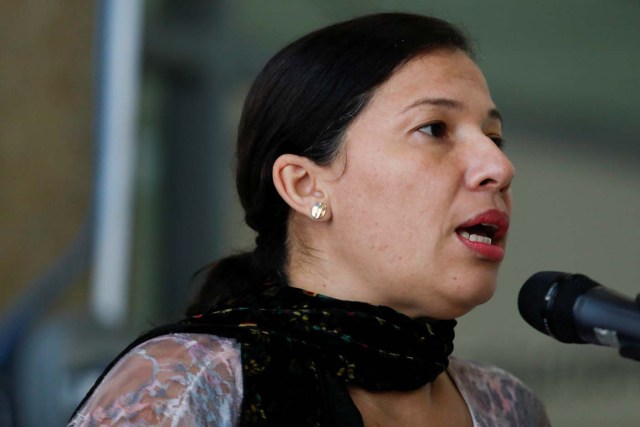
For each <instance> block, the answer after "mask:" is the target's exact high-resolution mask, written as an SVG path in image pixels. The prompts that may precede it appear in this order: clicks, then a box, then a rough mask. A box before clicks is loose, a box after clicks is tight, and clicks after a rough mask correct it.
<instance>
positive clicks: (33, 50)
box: [0, 0, 640, 427]
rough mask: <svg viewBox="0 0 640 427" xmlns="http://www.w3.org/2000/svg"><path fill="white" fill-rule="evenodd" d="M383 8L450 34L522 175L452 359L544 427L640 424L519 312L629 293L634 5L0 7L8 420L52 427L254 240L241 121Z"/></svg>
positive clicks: (608, 371)
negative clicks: (557, 274)
mask: <svg viewBox="0 0 640 427" xmlns="http://www.w3.org/2000/svg"><path fill="white" fill-rule="evenodd" d="M376 11H410V12H419V13H426V14H433V15H436V16H439V17H442V18H445V19H447V20H450V21H452V22H454V23H457V24H460V25H461V26H463V27H464V28H465V29H466V30H467V31H468V33H469V34H470V35H471V36H472V38H473V39H474V40H475V41H476V44H477V50H478V53H479V55H478V62H479V64H480V66H481V68H482V69H483V70H484V72H485V75H486V77H487V79H488V81H489V84H490V86H491V89H492V93H493V97H494V100H495V102H496V103H497V105H498V106H499V108H500V110H501V111H502V113H503V114H504V116H505V118H506V133H505V136H506V140H507V148H506V150H507V153H508V155H509V156H510V157H511V159H512V160H513V162H514V163H515V165H516V169H517V177H516V180H515V182H514V198H515V208H514V215H513V224H512V228H511V234H510V247H509V251H508V256H507V259H506V261H505V263H504V266H503V268H502V272H501V276H500V282H499V289H498V291H497V294H496V296H495V298H494V299H493V300H492V301H490V302H489V303H487V304H486V305H484V306H482V307H479V308H478V309H477V310H475V311H474V312H472V313H471V314H469V315H467V316H465V317H463V318H462V319H460V323H459V326H458V328H457V329H456V333H457V338H456V350H455V354H457V355H458V356H460V357H467V358H474V359H479V360H482V361H486V362H490V363H494V364H497V365H499V366H501V367H504V368H506V369H507V370H509V371H511V372H513V373H514V374H515V375H517V376H518V377H520V378H521V379H523V380H524V381H525V382H526V383H527V384H528V385H529V386H530V387H531V388H532V389H533V390H534V391H535V392H536V393H537V394H538V395H539V396H540V398H541V399H542V400H543V401H544V402H545V404H546V407H547V409H548V412H549V414H550V417H551V420H552V422H553V424H554V425H556V426H582V427H585V426H601V425H616V426H638V425H640V415H639V414H638V411H637V399H638V397H639V396H640V372H639V371H638V368H640V366H638V365H637V362H633V361H630V360H626V359H622V358H621V357H619V356H618V355H617V353H616V351H615V350H613V349H609V348H600V347H596V346H591V345H567V344H561V343H558V342H555V341H553V340H552V339H550V338H548V337H546V336H544V335H542V334H540V333H538V332H536V331H534V330H533V329H531V328H530V327H529V326H528V325H526V324H525V323H524V321H522V320H521V319H520V316H519V315H518V313H517V307H516V296H517V292H518V290H519V288H520V286H521V285H522V283H523V282H524V281H525V280H526V279H527V278H528V277H529V276H530V275H531V274H532V273H534V272H537V271H540V270H559V271H570V272H581V273H583V274H587V275H589V276H590V277H592V278H593V279H595V280H598V281H600V282H601V283H603V284H605V285H606V286H608V287H611V288H614V289H617V290H619V291H621V292H623V293H626V294H627V295H629V296H634V295H636V294H637V293H638V292H640V268H639V267H638V264H639V263H638V261H639V259H640V168H639V167H638V166H639V165H640V141H639V137H638V136H639V135H640V86H639V85H638V83H637V79H638V76H639V75H640V48H639V46H640V45H639V42H640V26H639V25H638V22H640V2H638V1H635V0H611V1H608V2H601V1H591V0H564V1H562V2H539V1H533V0H519V1H518V2H504V1H498V0H484V1H482V2H480V1H473V0H447V1H428V0H419V1H418V0H415V1H410V0H396V1H392V0H386V1H384V0H351V1H349V2H345V1H339V0H335V1H312V0H277V1H276V0H273V1H265V0H234V1H232V0H218V1H214V0H206V1H205V0H190V1H177V0H175V1H170V0H165V1H163V0H147V1H141V0H104V1H95V2H91V1H86V0H66V1H64V2H42V1H18V0H5V1H3V2H2V3H0V236H2V238H1V239H0V283H1V287H0V320H1V322H2V323H0V364H1V365H0V426H42V425H63V424H64V423H65V421H66V419H67V417H68V416H69V415H70V413H71V412H72V410H73V409H74V407H75V405H76V404H77V403H78V401H79V400H80V399H81V398H82V396H83V394H84V392H85V391H86V390H87V389H88V388H89V386H90V385H91V384H92V382H93V381H94V379H95V378H96V377H97V375H98V374H99V372H100V371H101V369H102V368H103V367H104V366H105V364H106V363H107V362H108V361H109V360H111V359H112V358H113V357H114V356H115V355H116V354H117V353H118V351H119V349H121V348H122V347H123V345H124V344H126V343H127V342H128V341H129V340H131V339H132V338H133V337H135V336H136V335H137V334H138V333H139V332H140V331H142V330H144V329H148V328H150V327H151V326H153V325H156V324H159V323H162V322H166V321H170V320H175V319H177V318H178V317H179V316H180V313H181V312H182V310H183V309H184V308H185V305H186V301H187V298H188V295H190V292H192V289H190V286H189V282H190V279H191V276H192V274H193V273H194V272H195V271H196V270H197V269H198V268H200V267H202V266H203V265H204V264H206V263H207V262H209V261H211V260H213V259H215V258H217V257H219V256H221V255H223V254H225V253H227V252H229V251H231V250H235V249H243V248H247V247H250V246H251V244H252V239H253V236H252V235H251V233H249V231H248V229H247V228H246V226H244V224H243V222H242V214H241V211H240V209H239V207H238V203H237V200H236V197H235V193H234V192H235V190H234V186H233V162H232V155H233V145H234V136H235V127H236V125H237V121H238V116H239V112H240V109H241V105H242V102H243V97H244V95H245V94H246V92H247V90H248V86H249V85H250V83H251V81H252V79H253V78H254V77H255V75H256V74H257V72H258V71H259V69H260V68H261V66H262V65H263V64H264V63H265V62H266V60H267V59H268V58H269V57H270V56H271V55H273V54H274V53H275V51H276V50H277V49H278V48H280V47H282V46H283V45H284V44H286V43H288V42H289V41H292V40H293V39H294V38H296V37H298V36H300V35H302V34H304V33H306V32H308V31H310V30H312V29H315V28H318V27H320V26H324V25H326V24H329V23H333V22H336V21H339V20H344V19H348V18H351V17H354V16H357V15H361V14H365V13H371V12H376Z"/></svg>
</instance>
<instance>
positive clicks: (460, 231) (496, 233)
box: [456, 209, 509, 261]
mask: <svg viewBox="0 0 640 427" xmlns="http://www.w3.org/2000/svg"><path fill="white" fill-rule="evenodd" d="M508 229H509V216H508V215H507V214H506V213H504V212H502V211H500V210H498V209H491V210H488V211H485V212H483V213H481V214H479V215H476V216H474V217H473V218H471V219H469V220H467V221H465V222H464V223H462V224H460V225H459V226H458V227H457V228H456V235H457V237H458V239H459V240H460V241H461V242H462V243H463V244H464V245H465V246H466V247H467V248H469V249H471V250H472V251H473V252H474V253H476V254H477V255H479V256H480V257H482V258H486V259H488V260H490V261H502V260H503V259H504V240H505V239H504V236H505V235H506V234H507V230H508Z"/></svg>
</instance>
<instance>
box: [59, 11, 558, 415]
mask: <svg viewBox="0 0 640 427" xmlns="http://www.w3.org/2000/svg"><path fill="white" fill-rule="evenodd" d="M501 147H502V120H501V116H500V114H499V113H498V111H497V110H496V108H495V105H494V104H493V101H492V100H491V97H490V94H489V90H488V87H487V85H486V82H485V80H484V77H483V75H482V73H481V72H480V70H479V69H478V67H477V66H476V64H475V63H474V62H473V60H472V52H471V49H470V47H469V43H468V41H467V40H466V38H465V37H464V36H463V35H462V34H461V32H460V31H459V30H457V29H456V28H454V27H453V26H451V25H450V24H448V23H446V22H444V21H441V20H438V19H434V18H429V17H423V16H416V15H409V14H378V15H371V16H365V17H362V18H357V19H354V20H351V21H348V22H344V23H340V24H336V25H333V26H330V27H327V28H324V29H321V30H318V31H316V32H314V33H311V34H309V35H307V36H305V37H303V38H301V39H300V40H298V41H295V42H294V43H292V44H291V45H289V46H287V47H285V48H284V49H283V50H282V51H280V52H279V53H278V54H276V55H275V57H274V58H272V59H271V60H270V61H269V63H268V64H267V65H266V66H265V68H264V69H263V70H262V72H261V73H260V75H259V76H258V78H257V80H256V81H255V83H254V85H253V86H252V88H251V91H250V93H249V95H248V97H247V100H246V103H245V107H244V111H243V114H242V119H241V123H240V130H239V137H238V153H237V154H238V165H237V187H238V192H239V194H240V199H241V201H242V205H243V207H244V209H245V212H246V222H247V224H248V225H249V226H250V227H251V228H253V229H254V230H255V231H256V232H257V238H256V244H257V245H256V248H255V250H254V251H253V252H250V253H244V254H239V255H235V256H231V257H228V258H225V259H222V260H219V261H218V262H216V263H214V264H213V266H212V268H211V271H210V272H209V274H208V278H207V282H206V284H205V285H204V287H203V289H202V291H201V294H200V295H199V298H198V300H197V301H196V302H195V303H194V304H193V305H192V307H191V308H190V310H189V313H188V315H189V317H188V318H187V319H186V320H184V321H182V322H179V323H177V324H174V325H170V326H167V327H164V328H158V329H156V330H154V331H151V332H150V333H148V334H146V335H144V336H143V337H141V338H140V339H138V340H137V341H136V342H134V343H133V344H132V345H131V346H130V347H129V348H127V349H126V350H125V351H124V352H123V353H122V354H121V355H120V357H119V358H118V359H116V361H115V362H114V363H113V364H112V366H111V367H110V368H109V369H108V370H107V372H106V374H105V375H104V376H103V378H101V379H100V380H99V381H98V383H97V385H96V386H95V387H94V389H93V390H92V391H91V392H90V394H89V395H88V398H87V399H85V401H84V402H83V403H82V404H81V407H80V408H81V409H80V410H79V412H78V413H77V414H76V416H75V417H74V419H73V421H72V423H71V425H145V424H153V425H184V426H187V425H189V426H191V425H195V426H204V425H216V426H236V425H273V426H275V425H278V426H280V425H295V426H307V425H310V426H311V425H314V426H319V425H322V426H342V425H344V426H362V425H365V426H370V425H381V426H400V425H402V426H414V425H415V426H426V425H429V426H445V425H446V426H471V425H475V426H496V425H500V426H504V425H523V426H524V425H527V426H540V425H548V420H547V417H546V415H545V412H544V409H543V408H542V406H541V405H540V403H539V402H538V400H537V399H536V398H535V397H534V396H533V395H532V394H531V393H530V392H529V391H528V389H526V388H525V387H524V386H523V385H522V384H521V383H520V382H519V381H518V380H517V379H515V378H514V377H512V376H511V375H509V374H508V373H505V372H504V371H501V370H499V369H497V368H493V367H487V366H482V365H479V364H476V363H472V362H468V361H463V360H460V359H456V358H450V357H449V356H450V354H451V352H452V350H453V335H454V334H453V328H454V326H455V320H454V319H455V318H457V317H459V316H462V315H464V314H465V313H467V312H468V311H469V310H471V309H473V308H474V307H475V306H477V305H479V304H482V303H484V302H486V301H487V300H488V299H489V298H490V297H491V296H492V295H493V293H494V289H495V285H496V275H497V271H498V266H499V264H500V262H501V261H502V259H503V256H504V250H505V237H506V233H507V229H508V226H509V214H510V211H511V194H510V184H511V180H512V178H513V174H514V170H513V166H512V164H511V163H510V162H509V160H508V159H507V157H506V156H505V155H504V153H503V152H502V150H501Z"/></svg>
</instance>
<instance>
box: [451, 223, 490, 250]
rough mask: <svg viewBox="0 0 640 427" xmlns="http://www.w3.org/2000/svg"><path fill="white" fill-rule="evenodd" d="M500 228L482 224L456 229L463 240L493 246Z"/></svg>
mask: <svg viewBox="0 0 640 427" xmlns="http://www.w3.org/2000/svg"><path fill="white" fill-rule="evenodd" d="M498 230H499V227H498V226H497V225H494V224H485V223H480V224H476V225H472V226H470V227H460V228H458V229H456V233H458V235H459V236H460V237H462V238H463V239H466V240H469V241H470V242H480V243H484V244H487V245H491V244H492V243H493V241H494V240H497V239H496V234H497V233H498Z"/></svg>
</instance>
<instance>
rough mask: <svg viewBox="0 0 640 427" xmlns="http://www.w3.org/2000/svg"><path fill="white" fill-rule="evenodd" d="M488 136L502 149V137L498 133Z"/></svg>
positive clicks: (503, 143)
mask: <svg viewBox="0 0 640 427" xmlns="http://www.w3.org/2000/svg"><path fill="white" fill-rule="evenodd" d="M489 138H491V140H492V141H493V142H494V143H495V144H496V146H497V147H498V148H499V149H501V150H504V145H505V142H504V139H503V138H502V137H501V136H499V135H489Z"/></svg>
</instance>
